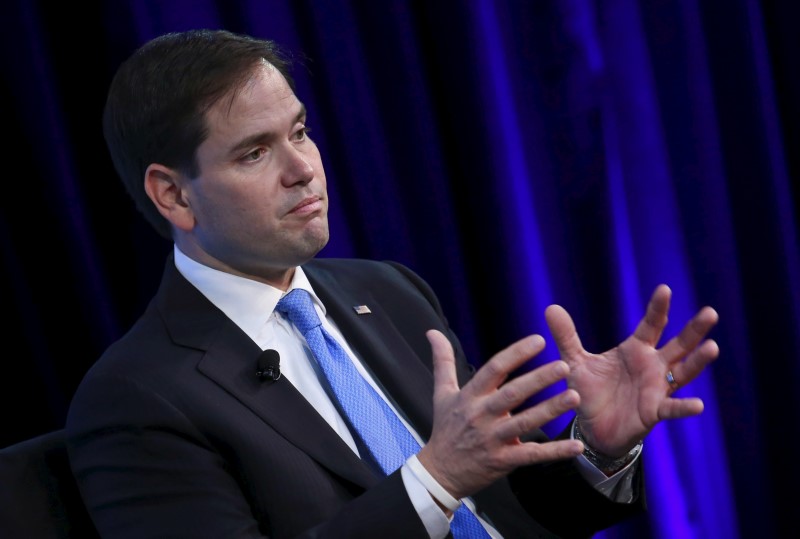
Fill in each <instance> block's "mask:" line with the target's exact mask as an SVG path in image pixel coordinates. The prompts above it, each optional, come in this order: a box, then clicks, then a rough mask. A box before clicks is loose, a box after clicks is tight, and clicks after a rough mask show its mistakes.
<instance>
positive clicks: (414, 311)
mask: <svg viewBox="0 0 800 539" xmlns="http://www.w3.org/2000/svg"><path fill="white" fill-rule="evenodd" d="M305 118H306V113H305V109H304V107H303V105H302V103H301V102H300V101H299V100H298V99H297V97H296V96H295V94H294V89H293V84H292V80H291V77H290V76H289V73H288V71H287V64H286V62H285V61H284V57H283V56H282V54H281V52H280V50H279V49H278V48H277V47H276V45H275V44H274V43H271V42H267V41H262V40H256V39H253V38H250V37H247V36H241V35H235V34H231V33H228V32H223V31H190V32H184V33H180V34H168V35H165V36H162V37H160V38H156V39H154V40H152V41H150V42H148V43H147V44H145V45H144V46H143V47H141V48H140V49H139V50H138V51H136V53H134V55H133V56H132V57H131V58H130V59H129V60H127V61H126V62H125V63H124V64H123V65H122V66H121V68H120V70H119V71H118V73H117V75H116V76H115V78H114V81H113V83H112V86H111V89H110V91H109V96H108V101H107V103H106V110H105V116H104V128H105V135H106V140H107V142H108V145H109V149H110V151H111V155H112V158H113V160H114V163H115V166H116V167H117V170H118V172H119V174H120V176H121V177H122V179H123V181H124V183H125V185H126V188H127V189H128V191H129V193H130V194H131V196H132V197H133V198H134V200H135V201H136V203H137V206H138V207H139V209H140V210H141V211H142V213H143V214H144V216H145V217H146V218H147V219H148V220H149V221H150V222H151V223H152V224H153V226H155V227H156V229H157V230H159V232H160V233H161V234H163V235H164V236H165V237H168V238H170V239H171V240H173V242H174V251H173V254H172V255H171V256H170V257H169V259H168V260H167V262H166V266H165V269H164V275H163V279H162V282H161V286H160V288H159V290H158V292H157V294H156V296H155V298H154V299H153V301H152V302H151V303H150V305H149V306H148V308H147V310H146V311H145V313H144V314H143V315H142V317H141V318H140V319H139V320H138V321H137V323H136V324H135V325H134V326H133V327H132V328H131V329H130V331H129V332H128V333H127V334H126V335H125V336H123V337H122V338H121V339H120V340H119V341H118V342H116V343H114V344H112V345H111V346H110V347H109V348H108V350H107V351H106V352H105V353H104V354H103V356H102V357H101V358H100V359H99V360H98V362H97V363H96V364H95V365H94V366H93V367H92V369H91V370H90V371H89V372H88V373H87V375H86V377H85V379H84V380H83V382H82V383H81V385H80V387H79V388H78V390H77V392H76V394H75V396H74V399H73V403H72V405H71V407H70V411H69V416H68V420H67V428H66V430H67V434H68V447H69V453H70V459H71V465H72V468H73V471H74V473H75V475H76V478H77V480H78V483H79V486H80V489H81V494H82V497H83V499H84V501H85V503H86V505H87V508H88V510H89V513H90V514H91V516H92V518H93V520H94V522H95V524H96V526H97V528H98V530H99V531H100V533H101V534H102V535H103V536H104V537H132V538H133V537H135V538H143V537H214V538H223V537H224V538H228V537H264V536H269V537H302V536H305V537H348V538H349V537H379V538H380V537H384V538H385V537H445V536H447V535H448V534H450V533H451V527H450V526H451V522H453V523H455V522H457V521H459V519H460V518H462V517H463V516H464V515H465V514H466V515H468V516H467V517H465V518H468V519H472V520H473V521H475V522H477V523H478V525H477V528H476V529H477V532H475V533H472V532H470V533H467V534H464V535H462V534H461V532H460V531H458V530H460V528H458V527H457V526H455V524H454V525H453V529H452V532H453V534H454V535H456V536H457V537H462V536H463V537H481V536H483V537H490V536H493V537H506V538H516V537H556V536H565V537H566V536H569V537H572V536H574V537H580V536H588V535H591V534H592V533H593V532H594V531H596V530H599V529H602V528H605V527H607V526H609V525H611V524H613V523H614V522H617V521H619V520H620V519H623V518H626V517H627V516H630V515H633V514H636V513H637V512H640V511H642V510H643V509H644V495H643V488H642V484H641V478H642V471H641V451H642V447H643V443H642V439H643V438H644V437H645V435H646V434H647V433H648V432H649V431H650V429H652V427H653V426H654V425H655V424H656V423H657V422H658V421H659V420H662V419H669V418H678V417H686V416H689V415H694V414H698V413H700V412H701V411H702V402H701V401H699V399H675V398H672V396H671V395H672V393H673V392H674V391H675V389H676V388H677V384H678V381H680V382H681V383H686V382H688V381H690V380H692V379H693V378H695V377H696V376H697V375H698V374H699V373H700V372H701V371H702V370H703V369H704V368H705V366H706V365H707V364H708V363H710V362H711V361H712V360H713V359H715V358H716V356H717V349H716V345H715V344H714V343H713V341H710V340H704V339H705V336H706V334H707V333H708V331H710V329H711V328H712V327H713V325H714V324H715V323H716V319H717V317H716V313H715V312H714V311H713V310H712V309H710V308H704V309H702V310H701V311H700V312H699V313H698V314H697V315H696V316H695V317H694V318H693V320H692V321H690V323H689V324H687V326H686V327H685V328H684V330H683V331H682V332H681V334H680V335H679V337H678V338H676V339H673V340H671V341H670V342H668V343H667V344H666V345H665V346H664V347H662V348H659V349H657V348H656V345H657V343H658V340H659V338H660V336H661V332H662V330H663V328H664V325H665V324H666V317H667V311H668V305H669V289H667V288H666V287H664V286H662V287H659V288H658V289H656V291H655V292H654V294H653V297H652V298H651V301H650V304H649V305H648V310H647V314H646V315H645V317H644V318H643V320H642V322H641V324H640V325H639V327H638V328H637V330H636V332H635V333H634V335H632V336H631V337H629V338H628V339H626V340H625V341H624V342H623V343H621V344H620V345H619V346H618V347H616V348H614V349H612V350H610V351H608V352H606V353H604V354H599V355H594V354H589V353H587V352H586V351H585V350H583V348H582V347H581V345H580V340H579V339H578V336H577V333H576V331H575V327H574V325H573V324H572V321H571V320H570V317H569V315H568V314H567V313H566V312H565V311H564V310H563V309H561V308H560V307H558V306H552V307H550V308H548V310H547V312H546V316H547V320H548V324H549V326H550V329H551V331H552V332H553V335H554V338H555V340H556V343H557V345H558V346H559V350H560V352H561V354H562V359H563V360H559V361H554V362H550V363H548V364H546V365H544V366H542V367H540V368H537V369H535V370H533V371H531V372H528V373H526V374H524V375H521V376H517V377H513V378H510V374H511V373H512V372H514V371H516V370H517V369H518V368H519V367H520V366H521V365H523V364H524V363H525V362H526V361H528V360H530V359H531V358H532V357H534V356H535V355H536V354H537V353H539V352H540V351H541V349H542V348H543V346H544V343H543V339H542V338H541V337H540V336H537V335H532V336H529V337H527V338H525V339H522V340H520V341H518V342H517V343H514V344H512V345H511V346H509V347H508V348H506V349H505V350H502V351H500V352H499V353H498V354H496V355H495V356H493V357H492V358H491V359H490V360H489V361H488V362H487V363H486V364H485V365H484V366H483V367H482V368H481V369H479V370H478V371H477V372H476V373H474V374H473V373H471V372H470V369H469V368H468V363H467V361H466V358H465V357H464V353H463V351H462V350H461V347H460V345H459V342H458V339H457V337H456V335H455V334H454V333H453V332H452V331H451V329H450V328H449V326H448V324H447V320H446V318H445V315H444V313H443V312H442V309H441V307H440V305H439V302H438V300H437V299H436V296H435V294H434V293H433V291H432V290H431V289H430V288H429V287H428V285H427V284H426V283H425V282H424V281H423V280H422V279H420V277H419V276H417V275H416V274H415V273H414V272H412V271H411V270H410V269H408V268H406V267H404V266H402V265H400V264H395V263H389V262H374V261H367V260H340V259H314V257H315V255H316V254H317V253H318V252H319V251H320V249H322V247H323V246H324V245H325V244H326V242H327V241H328V222H327V207H328V199H327V192H326V184H325V174H324V170H323V167H322V162H321V159H320V155H319V152H318V151H317V148H316V146H315V144H314V143H313V141H312V140H311V139H310V138H309V137H308V133H307V132H308V129H307V128H306V126H305ZM295 290H301V291H305V292H304V293H307V294H308V297H309V298H310V301H311V305H312V306H313V310H314V312H315V313H316V315H317V316H318V318H319V324H320V325H321V327H322V329H323V330H324V332H325V335H326V338H329V341H330V342H332V343H334V344H332V345H331V346H333V347H335V348H336V350H337V352H336V353H341V357H344V358H347V359H346V361H347V362H348V365H351V368H355V370H356V371H355V372H357V374H355V375H353V376H350V378H353V377H363V379H364V380H365V381H366V383H367V384H369V386H370V390H369V391H371V392H372V393H373V394H374V395H377V397H378V399H379V400H380V401H381V402H382V403H383V404H384V405H386V406H388V407H389V408H390V409H391V412H390V413H391V415H392V417H393V418H395V419H396V420H397V421H398V422H399V423H402V425H403V427H402V428H404V429H407V432H406V433H407V434H408V435H409V436H410V437H412V438H413V439H414V442H413V443H417V444H419V449H418V450H415V451H413V452H412V453H410V454H407V455H405V456H404V458H405V459H407V460H405V461H404V462H403V463H401V464H402V465H398V467H397V468H396V469H394V468H392V469H390V470H388V471H386V470H385V469H381V468H380V467H379V466H378V461H379V457H380V455H379V454H378V453H380V450H377V449H375V446H374V445H371V444H370V442H369V441H367V440H366V439H365V438H363V437H362V436H361V434H360V432H361V431H360V430H359V426H358V425H357V423H358V422H359V421H360V420H361V419H369V418H363V417H358V416H349V415H348V410H347V407H348V405H346V404H345V403H344V402H343V400H341V399H340V398H339V397H337V394H336V393H335V390H334V389H333V387H334V383H333V382H329V381H328V379H327V378H326V373H325V372H324V368H322V367H321V366H320V365H321V364H322V360H320V359H319V357H318V356H317V355H316V354H317V352H316V349H315V347H314V345H313V343H312V341H311V340H310V339H308V338H306V337H305V336H304V335H305V334H304V333H303V334H301V333H300V330H299V326H298V325H297V324H296V323H295V320H294V319H293V318H291V317H290V316H288V315H287V312H286V311H284V310H282V308H281V307H280V305H281V304H282V301H283V298H284V297H285V296H287V295H288V293H289V292H292V291H295ZM264 350H275V351H277V352H278V354H279V356H280V367H279V368H280V372H281V375H276V374H274V373H273V374H272V375H263V373H262V374H261V375H259V376H257V375H256V371H257V363H258V360H259V358H260V357H262V352H263V351H264ZM261 370H262V371H263V370H264V369H261ZM564 379H566V380H567V382H568V386H569V389H567V390H566V391H564V392H562V393H559V394H558V395H555V396H553V397H550V398H548V399H546V400H544V401H543V402H541V403H539V404H537V405H535V406H532V407H529V408H527V409H525V410H524V411H521V412H518V413H512V411H514V410H516V409H517V408H518V407H519V406H520V405H521V404H523V402H525V401H526V400H527V398H528V397H530V396H531V395H533V394H535V393H537V392H539V391H541V390H543V389H545V388H547V387H548V386H550V385H552V384H554V383H556V382H558V381H560V380H564ZM570 410H575V411H576V412H577V417H578V418H579V419H578V420H576V421H575V422H573V424H572V425H571V426H570V428H569V429H568V430H567V431H565V432H564V433H563V435H562V436H560V437H558V438H557V439H555V440H549V439H547V437H546V436H545V435H544V434H543V433H542V431H541V430H540V429H539V427H540V426H542V425H543V424H545V423H547V422H548V421H550V420H552V419H554V418H556V417H558V416H559V415H561V414H563V413H565V412H568V411H570ZM404 432H405V431H404ZM465 509H466V511H465Z"/></svg>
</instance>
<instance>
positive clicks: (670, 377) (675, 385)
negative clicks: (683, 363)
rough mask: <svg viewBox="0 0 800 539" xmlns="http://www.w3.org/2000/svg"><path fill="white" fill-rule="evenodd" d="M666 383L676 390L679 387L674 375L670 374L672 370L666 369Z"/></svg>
mask: <svg viewBox="0 0 800 539" xmlns="http://www.w3.org/2000/svg"><path fill="white" fill-rule="evenodd" d="M667 383H668V384H669V387H671V388H672V390H673V391H677V390H678V388H679V387H681V386H680V385H679V384H678V382H676V381H675V375H674V374H672V371H667Z"/></svg>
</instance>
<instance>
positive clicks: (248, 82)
mask: <svg viewBox="0 0 800 539" xmlns="http://www.w3.org/2000/svg"><path fill="white" fill-rule="evenodd" d="M300 108H301V103H300V101H299V100H298V99H297V97H296V96H295V94H294V91H292V89H291V87H290V86H289V83H288V82H287V81H286V78H285V77H284V76H283V74H281V72H280V71H279V70H278V69H277V68H276V67H275V66H273V65H272V64H270V63H269V62H267V61H266V60H262V61H261V62H260V63H258V64H256V65H255V67H254V68H253V69H252V70H251V71H250V73H249V75H248V76H247V77H246V78H245V79H244V81H243V82H242V83H241V84H239V85H237V86H236V87H235V88H233V89H232V90H231V91H229V92H228V93H227V94H225V95H224V96H223V97H222V98H221V99H219V100H218V101H217V102H215V103H214V104H212V105H211V106H210V107H209V108H208V110H207V111H206V117H207V118H208V120H209V123H210V124H211V126H212V127H213V126H214V125H215V124H219V123H220V122H222V123H225V122H234V123H238V122H241V121H244V120H247V119H251V120H256V119H258V120H265V119H273V120H276V121H278V120H280V119H281V117H282V116H283V115H285V114H289V115H294V114H296V113H297V111H298V110H299V109H300Z"/></svg>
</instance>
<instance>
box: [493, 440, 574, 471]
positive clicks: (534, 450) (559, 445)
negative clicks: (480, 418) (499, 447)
mask: <svg viewBox="0 0 800 539" xmlns="http://www.w3.org/2000/svg"><path fill="white" fill-rule="evenodd" d="M583 449H584V448H583V442H581V441H580V440H554V441H550V442H544V443H536V442H526V443H522V444H517V445H510V446H507V448H506V451H505V454H504V455H503V457H504V458H505V459H506V460H507V461H508V462H510V463H511V464H512V466H514V467H519V466H527V465H530V464H540V463H545V462H553V461H556V460H564V459H570V458H574V457H577V456H578V455H580V454H581V453H583Z"/></svg>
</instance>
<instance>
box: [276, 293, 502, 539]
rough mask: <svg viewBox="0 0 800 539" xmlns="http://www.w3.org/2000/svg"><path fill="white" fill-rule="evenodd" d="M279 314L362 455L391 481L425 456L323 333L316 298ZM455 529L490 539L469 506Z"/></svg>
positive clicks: (284, 306)
mask: <svg viewBox="0 0 800 539" xmlns="http://www.w3.org/2000/svg"><path fill="white" fill-rule="evenodd" d="M275 309H276V310H277V311H278V312H279V313H281V314H282V315H284V316H286V317H288V318H289V320H291V322H292V324H294V325H295V327H297V329H298V330H300V333H302V334H303V336H304V337H305V339H306V342H307V343H308V346H309V348H311V351H312V352H313V353H314V356H315V357H316V358H317V362H318V363H319V366H320V367H321V368H322V371H323V373H324V374H325V376H326V378H327V380H328V384H329V385H330V388H331V390H332V391H333V394H334V395H335V397H336V399H337V400H338V405H339V409H340V411H341V412H342V413H343V414H344V415H345V417H346V419H347V421H348V422H349V424H350V426H351V428H352V429H353V430H355V433H356V434H357V437H358V438H359V440H358V442H360V444H359V447H360V448H362V451H363V450H364V449H366V450H367V451H369V454H370V456H371V457H372V459H373V461H374V462H376V463H377V464H378V466H379V467H380V468H381V470H383V473H384V474H386V475H389V474H391V473H392V472H394V471H395V470H397V469H398V468H400V466H402V465H403V463H404V462H405V461H406V459H408V457H410V456H411V455H413V454H415V453H417V452H418V451H419V450H420V445H419V444H418V443H417V440H416V439H415V438H414V437H413V436H412V435H411V433H410V432H409V431H408V429H407V428H406V427H405V425H404V424H403V422H402V421H400V418H399V417H397V415H396V414H395V413H394V411H392V409H391V408H390V407H389V405H388V404H387V403H386V401H384V400H383V399H382V398H381V396H380V395H378V393H377V392H376V391H375V389H374V388H373V387H372V386H371V385H370V384H369V383H368V382H367V381H366V380H365V379H364V378H363V377H362V376H361V374H360V373H359V372H358V370H357V369H356V368H355V366H354V365H353V362H352V361H351V360H350V358H349V357H348V355H347V352H345V351H344V349H342V347H341V346H340V345H339V343H338V342H336V340H335V339H334V338H333V337H332V336H331V335H330V333H328V332H327V331H325V329H324V328H323V327H322V322H320V319H319V316H317V312H316V311H315V310H314V304H313V302H312V301H311V295H310V294H309V293H308V292H306V291H305V290H302V289H300V288H295V289H294V290H292V291H291V292H289V293H288V294H286V295H285V296H284V297H283V298H282V299H281V300H280V301H279V302H278V306H277V307H276V308H275ZM450 528H451V530H452V532H453V536H454V537H457V538H459V539H460V538H462V537H464V538H474V537H482V538H487V537H489V534H488V533H487V532H486V530H485V529H484V527H483V526H482V525H481V523H480V522H478V519H477V518H476V517H475V515H474V514H473V513H472V512H471V511H470V510H469V509H468V508H467V507H466V506H465V505H464V504H461V506H460V507H459V508H458V509H457V510H456V512H455V515H454V517H453V521H452V522H451V524H450Z"/></svg>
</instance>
